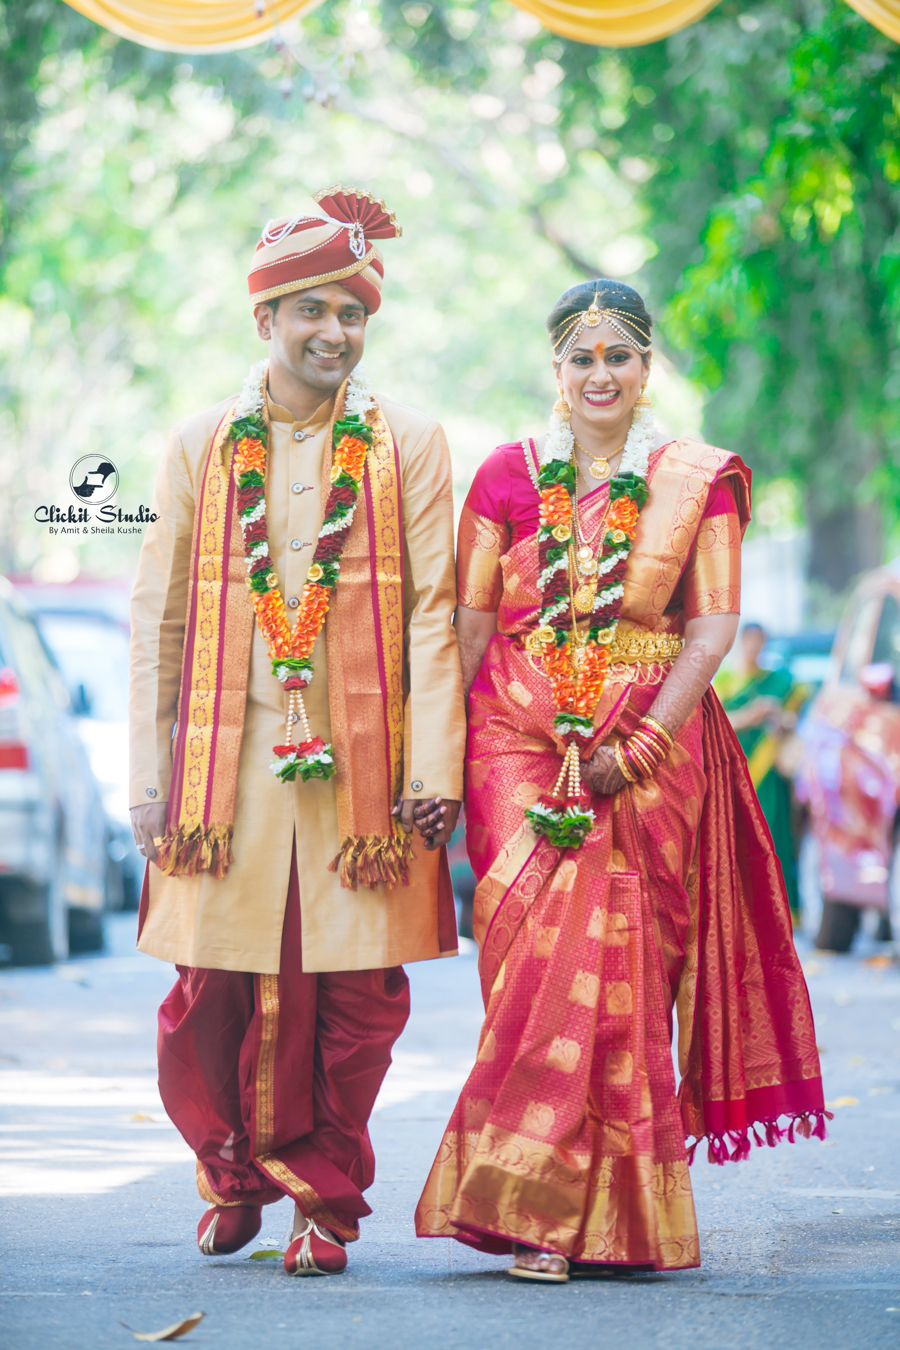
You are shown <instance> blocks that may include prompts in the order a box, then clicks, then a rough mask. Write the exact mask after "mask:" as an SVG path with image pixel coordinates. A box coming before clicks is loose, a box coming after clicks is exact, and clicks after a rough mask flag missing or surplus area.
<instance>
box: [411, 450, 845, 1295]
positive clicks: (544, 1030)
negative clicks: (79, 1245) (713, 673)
mask: <svg viewBox="0 0 900 1350" xmlns="http://www.w3.org/2000/svg"><path fill="white" fill-rule="evenodd" d="M526 455H530V456H531V463H530V467H529V464H528V463H527V462H526ZM533 456H534V451H533V446H531V445H530V444H529V446H528V448H527V450H525V449H524V448H523V446H521V445H520V446H502V447H500V449H499V450H498V451H495V452H494V454H493V455H492V456H491V457H490V458H489V459H488V460H487V461H486V463H485V464H484V465H483V466H482V469H481V470H480V471H479V475H478V476H476V479H475V482H474V484H473V487H472V491H471V492H470V494H469V498H468V500H467V504H466V508H465V509H464V512H463V517H462V520H461V523H460V549H459V568H460V597H459V598H460V603H462V604H465V605H468V606H470V607H472V608H478V609H484V610H497V611H498V631H497V634H496V635H495V637H494V638H493V639H492V640H491V643H490V645H489V647H488V649H487V652H486V654H485V658H484V661H483V663H482V667H481V670H480V671H479V674H478V677H477V679H476V680H475V683H474V684H473V686H472V691H471V695H470V704H469V719H470V720H469V741H468V750H467V758H466V820H467V846H468V850H469V856H470V859H471V862H472V866H473V868H474V870H475V874H476V877H477V880H478V887H477V890H476V894H475V936H476V938H477V941H478V945H479V949H480V962H479V971H480V976H481V982H482V993H483V997H484V1003H485V1008H486V1016H485V1021H484V1026H483V1029H482V1033H481V1038H480V1043H479V1049H478V1057H477V1061H476V1063H475V1066H474V1068H473V1070H472V1073H471V1074H470V1076H469V1079H468V1081H467V1083H466V1085H465V1087H464V1088H463V1091H462V1094H461V1096H460V1099H459V1101H458V1103H457V1106H456V1108H455V1110H454V1113H453V1116H452V1117H451V1120H450V1122H449V1124H448V1126H447V1129H446V1131H445V1134H444V1137H443V1140H442V1142H441V1146H440V1148H439V1150H438V1154H437V1157H436V1158H435V1161H434V1164H433V1166H432V1169H431V1172H430V1174H429V1177H428V1180H427V1182H426V1185H425V1188H424V1191H423V1193H422V1197H421V1199H420V1202H419V1205H418V1208H417V1211H416V1231H417V1232H418V1234H419V1235H420V1236H427V1237H453V1238H456V1239H457V1240H459V1241H460V1242H465V1243H468V1244H469V1245H471V1246H473V1247H476V1248H479V1249H481V1250H483V1251H488V1252H496V1253H501V1252H509V1251H511V1250H512V1244H513V1243H514V1242H524V1243H527V1244H529V1245H531V1246H534V1247H539V1248H543V1249H549V1250H552V1251H556V1252H560V1253H562V1254H564V1255H565V1256H567V1257H569V1258H570V1259H575V1260H579V1261H587V1262H598V1263H604V1264H605V1263H611V1264H623V1265H634V1266H644V1267H648V1268H655V1269H659V1270H676V1269H684V1268H687V1267H691V1266H696V1265H698V1264H699V1261H700V1250H699V1241H698V1235H697V1225H696V1219H695V1215H694V1207H693V1199H692V1195H691V1185H690V1177H689V1172H688V1161H689V1160H688V1151H687V1149H686V1140H687V1139H690V1138H691V1137H693V1138H694V1140H695V1143H694V1145H693V1147H692V1149H691V1153H692V1152H693V1148H696V1146H697V1143H696V1141H699V1140H700V1139H701V1138H704V1137H705V1138H707V1139H708V1141H709V1156H710V1160H711V1161H717V1162H723V1161H725V1160H726V1159H727V1158H729V1157H731V1158H734V1159H737V1158H742V1157H745V1156H746V1155H747V1154H748V1153H749V1148H750V1133H751V1132H752V1133H753V1134H754V1135H755V1136H756V1139H757V1142H763V1140H762V1137H761V1136H760V1134H759V1132H758V1130H756V1128H755V1126H756V1125H757V1124H759V1125H761V1126H762V1127H763V1131H764V1134H765V1138H766V1140H767V1141H768V1142H769V1143H771V1144H774V1143H775V1142H777V1140H778V1139H779V1138H781V1136H782V1130H781V1128H780V1127H779V1125H778V1123H777V1121H778V1118H779V1117H781V1116H787V1117H789V1118H790V1126H789V1137H790V1138H791V1139H793V1137H794V1132H795V1130H799V1132H801V1133H803V1134H807V1135H808V1134H809V1133H811V1132H814V1133H816V1134H820V1135H824V1120H823V1112H824V1103H823V1098H822V1085H821V1078H820V1072H819V1061H818V1054H817V1051H816V1044H815V1035H814V1029H813V1022H812V1015H811V1012H810V1007H809V999H808V996H807V991H806V985H805V983H804V979H803V975H802V972H801V970H800V965H799V961H798V959H797V956H796V954H795V951H794V945H793V940H792V935H791V920H790V913H789V909H788V903H787V898H786V895H785V891H784V883H783V880H782V876H781V871H780V866H779V863H778V861H777V858H776V856H775V853H774V850H773V847H772V843H771V839H770V836H769V832H768V829H767V827H766V824H765V821H764V819H763V816H762V813H761V811H760V809H759V806H758V804H757V801H756V797H755V794H754V792H753V788H752V786H751V784H750V779H749V776H748V774H747V768H746V762H745V760H744V756H743V754H742V752H741V750H740V747H739V745H738V743H737V741H736V739H735V736H734V734H733V732H732V730H731V727H730V725H729V723H728V721H727V718H726V717H725V715H724V713H723V712H722V709H721V705H720V704H719V702H718V699H717V698H716V696H715V694H714V693H713V692H712V691H710V692H709V693H708V694H707V695H706V696H705V698H704V699H703V700H702V702H701V704H700V706H698V707H697V708H696V709H695V710H694V712H693V713H692V714H691V716H690V717H689V718H688V720H687V722H686V723H685V724H684V726H683V727H682V728H681V730H680V731H679V733H678V736H677V739H676V745H675V748H674V750H673V751H672V753H671V754H670V756H669V758H668V759H667V760H666V762H665V763H664V764H663V766H662V767H661V769H660V770H659V772H658V773H657V774H656V776H655V777H654V778H653V779H650V780H647V781H644V782H641V783H637V784H635V785H634V786H630V787H628V788H627V789H625V790H624V791H622V792H620V793H619V794H617V795H616V796H615V797H596V798H595V799H594V801H593V803H592V805H593V808H594V811H595V813H596V823H595V826H594V829H593V831H592V833H591V835H590V836H589V837H588V839H587V840H586V841H585V843H584V844H583V845H582V847H581V848H580V849H578V850H574V851H573V850H568V851H560V850H559V849H556V848H554V847H553V846H552V845H550V844H549V843H548V842H547V841H546V840H545V839H541V838H538V837H536V836H535V835H534V834H533V833H532V832H531V830H530V828H529V827H528V826H527V824H526V823H525V821H524V819H523V810H524V808H525V807H526V806H528V805H530V804H531V803H532V802H533V801H535V800H536V798H537V797H538V796H539V794H540V793H542V792H546V791H549V790H550V789H551V788H552V785H553V782H554V780H555V778H556V775H557V774H558V772H559V765H560V752H561V746H560V744H558V743H557V742H556V740H555V736H554V732H553V729H552V718H553V707H552V704H551V699H550V692H549V684H548V682H547V680H546V678H545V677H544V676H543V674H542V673H541V671H540V670H539V669H538V668H537V667H536V666H535V665H534V664H533V663H532V661H531V660H530V659H529V656H528V654H527V652H526V650H525V647H524V643H523V636H524V635H527V633H528V632H529V631H530V629H531V628H533V626H534V624H535V620H536V617H537V611H538V591H537V545H536V538H535V531H536V528H537V493H536V490H535V487H534V483H533V473H534V457H533ZM749 481H750V475H749V472H748V470H747V469H746V468H745V467H744V465H743V464H742V463H741V462H740V460H738V459H737V458H736V457H735V456H733V455H729V454H728V453H726V452H724V451H721V450H717V449H714V448H712V447H710V446H706V445H701V444H698V443H696V442H691V441H682V442H673V443H672V444H670V445H668V446H665V447H664V448H663V449H662V450H660V451H657V452H656V454H655V455H654V457H653V459H652V460H651V465H650V498H649V500H648V503H647V505H646V506H645V508H644V510H643V512H642V514H641V518H640V523H639V527H638V534H637V537H636V540H635V547H634V549H633V551H632V554H631V557H630V559H629V564H628V571H627V574H626V578H625V601H624V604H623V611H622V623H621V627H620V633H622V634H627V633H628V632H638V633H644V632H647V631H651V632H656V633H661V632H666V633H673V632H674V633H680V632H683V629H684V623H685V620H686V619H687V618H691V617H694V616H695V615H698V614H709V613H727V612H732V611H735V610H737V609H738V608H739V595H740V570H739V568H740V541H741V537H742V535H743V531H744V529H745V528H746V524H747V521H748V519H749ZM607 504H608V488H607V486H606V485H604V486H603V487H601V488H598V489H596V490H595V491H594V492H592V493H590V494H589V495H588V496H587V497H586V498H584V499H583V502H582V504H581V508H580V509H581V514H582V518H583V523H584V528H585V532H586V534H587V536H588V537H589V538H590V537H591V535H592V534H594V535H595V534H596V533H597V532H599V530H600V528H601V526H602V521H603V518H604V515H605V511H606V507H607ZM667 669H668V667H667V666H652V665H649V666H647V665H645V666H639V667H635V666H632V667H630V668H629V667H616V668H614V669H613V670H612V672H611V677H610V679H609V680H608V682H607V686H606V688H605V690H604V694H603V698H602V700H601V704H600V707H599V708H598V710H597V714H596V717H595V726H596V731H597V734H596V739H595V741H594V742H593V743H592V744H591V746H590V747H589V748H588V749H587V750H586V751H585V757H587V756H588V755H589V754H590V753H591V752H592V750H593V748H594V746H595V745H596V744H599V743H601V742H603V741H614V740H615V739H616V738H617V737H622V736H626V735H628V734H629V733H630V732H631V730H632V729H633V728H634V726H635V725H636V723H637V722H638V720H639V719H640V717H641V716H642V715H643V714H644V713H645V712H646V711H647V710H648V709H649V707H650V705H651V704H652V702H653V700H654V698H655V697H656V693H657V691H658V686H659V683H660V681H661V679H663V678H664V677H665V674H666V671H667ZM676 1008H677V1017H678V1041H679V1044H678V1061H679V1074H680V1078H681V1082H680V1086H679V1087H678V1088H677V1090H676V1082H675V1073H674V1068H673V1062H672V1049H671V1046H672V1034H673V1011H674V1010H675V1009H676Z"/></svg>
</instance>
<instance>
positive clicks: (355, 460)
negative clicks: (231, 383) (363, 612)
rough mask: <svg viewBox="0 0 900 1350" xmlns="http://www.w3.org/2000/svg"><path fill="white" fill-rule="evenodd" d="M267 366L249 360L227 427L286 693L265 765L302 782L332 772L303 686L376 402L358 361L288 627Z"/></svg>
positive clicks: (257, 588)
mask: <svg viewBox="0 0 900 1350" xmlns="http://www.w3.org/2000/svg"><path fill="white" fill-rule="evenodd" d="M267 370H268V367H267V364H266V362H265V361H260V362H259V363H258V364H257V365H255V366H253V368H252V369H251V371H250V373H249V375H248V376H247V379H246V381H245V382H244V387H243V390H242V391H241V396H240V398H239V400H238V402H237V405H236V407H235V410H234V414H233V416H232V420H231V427H230V429H229V435H230V436H231V439H232V440H233V442H234V460H233V464H232V473H233V475H234V481H235V484H236V486H237V508H238V518H239V520H240V524H241V532H242V534H243V536H244V553H245V562H246V566H247V584H248V586H249V587H250V594H251V597H252V600H253V607H254V609H255V610H256V621H257V623H258V625H259V631H260V632H261V633H262V635H263V637H264V638H265V639H266V641H267V643H268V644H269V656H270V657H271V660H272V674H273V675H274V676H275V677H276V679H278V680H280V681H281V683H282V684H283V685H284V688H285V692H286V693H287V694H288V695H289V698H288V714H287V727H288V732H287V737H286V740H287V744H286V745H276V746H274V747H273V752H274V754H275V755H276V756H277V758H276V760H275V761H274V763H273V764H272V765H271V769H272V772H273V773H274V774H275V775H276V777H278V778H280V779H281V781H282V782H283V783H290V782H292V781H293V780H294V779H295V778H296V777H297V775H298V774H299V775H300V777H301V778H302V779H303V781H304V782H306V781H307V780H308V779H310V778H332V777H333V776H334V773H335V767H334V756H333V753H332V748H331V746H330V745H326V744H325V742H324V741H323V740H322V738H321V736H313V734H312V732H311V730H310V726H309V722H308V720H307V717H306V709H305V708H304V706H303V697H302V691H303V690H304V689H305V688H306V687H307V685H308V684H309V683H310V681H311V680H312V677H313V660H312V652H313V647H314V646H315V643H316V638H317V637H318V636H319V633H320V632H321V631H322V625H323V624H324V622H325V615H326V614H327V613H328V606H329V604H330V602H331V597H332V593H333V592H334V589H335V587H336V586H337V584H338V579H339V576H340V570H341V554H342V553H343V551H344V544H345V543H346V541H347V535H348V533H349V531H350V526H351V525H352V523H353V515H354V512H355V510H356V500H357V496H358V494H359V487H360V484H361V482H362V479H363V475H364V474H365V471H366V455H367V454H368V450H369V447H370V445H371V444H372V432H371V429H370V428H369V427H368V426H367V425H366V422H365V421H364V418H365V415H366V413H367V412H368V411H369V410H370V409H371V408H374V407H375V402H374V400H373V398H372V395H371V390H370V389H369V385H368V383H367V380H366V375H365V371H364V370H363V367H362V366H357V367H356V370H355V372H354V374H353V377H352V378H351V380H350V383H349V385H348V387H347V398H346V403H345V405H344V415H343V417H342V418H341V419H340V420H339V421H336V422H335V424H334V435H333V441H332V444H333V447H334V459H333V464H332V469H331V490H330V492H329V494H328V500H327V501H326V503H325V514H324V519H323V521H322V528H321V529H320V530H319V537H318V542H317V544H316V549H315V553H314V554H313V560H312V563H311V564H310V567H309V571H308V572H307V574H306V583H305V585H304V587H303V592H302V595H301V597H300V607H299V609H298V611H297V620H296V622H295V624H294V627H293V628H291V626H290V624H289V622H288V617H287V610H286V608H285V603H284V596H283V595H282V594H281V592H280V591H279V590H278V577H277V576H276V574H275V570H274V566H273V563H272V559H271V557H270V555H269V538H268V525H267V523H266V496H265V493H266V449H267V444H268V426H267V425H266V420H265V417H264V415H263V408H264V406H265V398H266V395H265V389H266V374H267ZM297 721H299V722H300V723H301V724H302V727H303V732H304V736H305V739H304V740H303V741H302V743H301V744H300V745H294V744H293V743H292V741H293V725H294V723H295V722H297Z"/></svg>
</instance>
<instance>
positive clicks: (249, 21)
mask: <svg viewBox="0 0 900 1350" xmlns="http://www.w3.org/2000/svg"><path fill="white" fill-rule="evenodd" d="M68 3H69V4H70V5H71V6H72V8H73V9H77V10H78V11H79V13H81V14H84V15H86V16H87V18H89V19H93V20H94V22H95V23H98V24H100V25H101V26H102V27H103V28H108V29H109V31H110V32H111V33H117V34H118V35H119V36H120V37H126V38H130V39H131V40H132V42H140V43H142V44H143V45H144V46H145V47H157V48H159V49H160V50H161V51H169V52H215V51H226V50H228V49H233V48H236V47H252V46H253V44H254V43H256V42H262V41H263V40H264V39H265V38H267V37H268V36H269V34H270V33H271V32H272V29H273V28H275V27H276V25H277V24H279V23H282V22H284V20H285V19H291V18H293V17H294V16H295V15H297V14H300V13H302V12H303V11H304V10H310V9H313V8H315V6H316V5H317V4H319V3H321V0H68ZM513 3H514V4H517V5H518V6H519V8H520V9H525V10H528V12H529V13H530V14H534V15H535V17H536V18H538V19H540V21H541V23H542V24H543V25H544V27H545V28H549V29H550V31H551V32H552V33H559V34H561V35H562V36H563V37H568V38H574V39H575V41H576V42H586V43H590V44H592V45H594V46H597V47H640V46H642V45H643V44H644V43H647V42H658V41H659V39H660V38H664V37H668V36H669V34H670V33H677V32H678V30H679V28H686V27H687V26H688V24H691V23H695V22H696V21H697V19H702V17H703V15H704V14H708V13H709V11H710V10H711V9H713V8H714V7H715V6H716V5H717V4H718V3H719V0H513ZM848 3H849V4H851V5H852V6H853V8H854V9H855V10H856V12H857V13H858V14H861V15H862V16H863V18H864V19H868V21H869V23H871V24H874V26H875V27H876V28H878V29H880V30H881V32H882V33H886V34H887V36H888V37H889V38H892V39H893V41H894V42H900V0H848Z"/></svg>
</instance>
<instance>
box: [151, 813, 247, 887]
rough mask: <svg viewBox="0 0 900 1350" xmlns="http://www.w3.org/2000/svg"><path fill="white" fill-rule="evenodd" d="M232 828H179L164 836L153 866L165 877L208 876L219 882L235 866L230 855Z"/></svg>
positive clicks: (215, 826)
mask: <svg viewBox="0 0 900 1350" xmlns="http://www.w3.org/2000/svg"><path fill="white" fill-rule="evenodd" d="M233 833H234V827H233V826H232V825H206V826H204V825H195V826H194V828H193V829H191V830H185V829H184V827H183V826H179V828H178V829H177V830H175V832H174V833H173V834H167V835H166V836H165V838H164V839H163V841H162V843H161V844H160V845H159V847H158V849H157V855H156V865H157V867H158V868H159V870H160V871H161V872H162V873H164V874H165V876H167V877H193V876H196V875H197V873H198V872H209V873H210V874H211V875H212V876H214V877H215V878H216V880H217V881H221V880H222V878H223V877H224V876H225V875H226V873H227V872H228V869H229V867H230V866H231V864H232V863H233V862H234V854H233V853H232V852H231V839H232V835H233Z"/></svg>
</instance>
